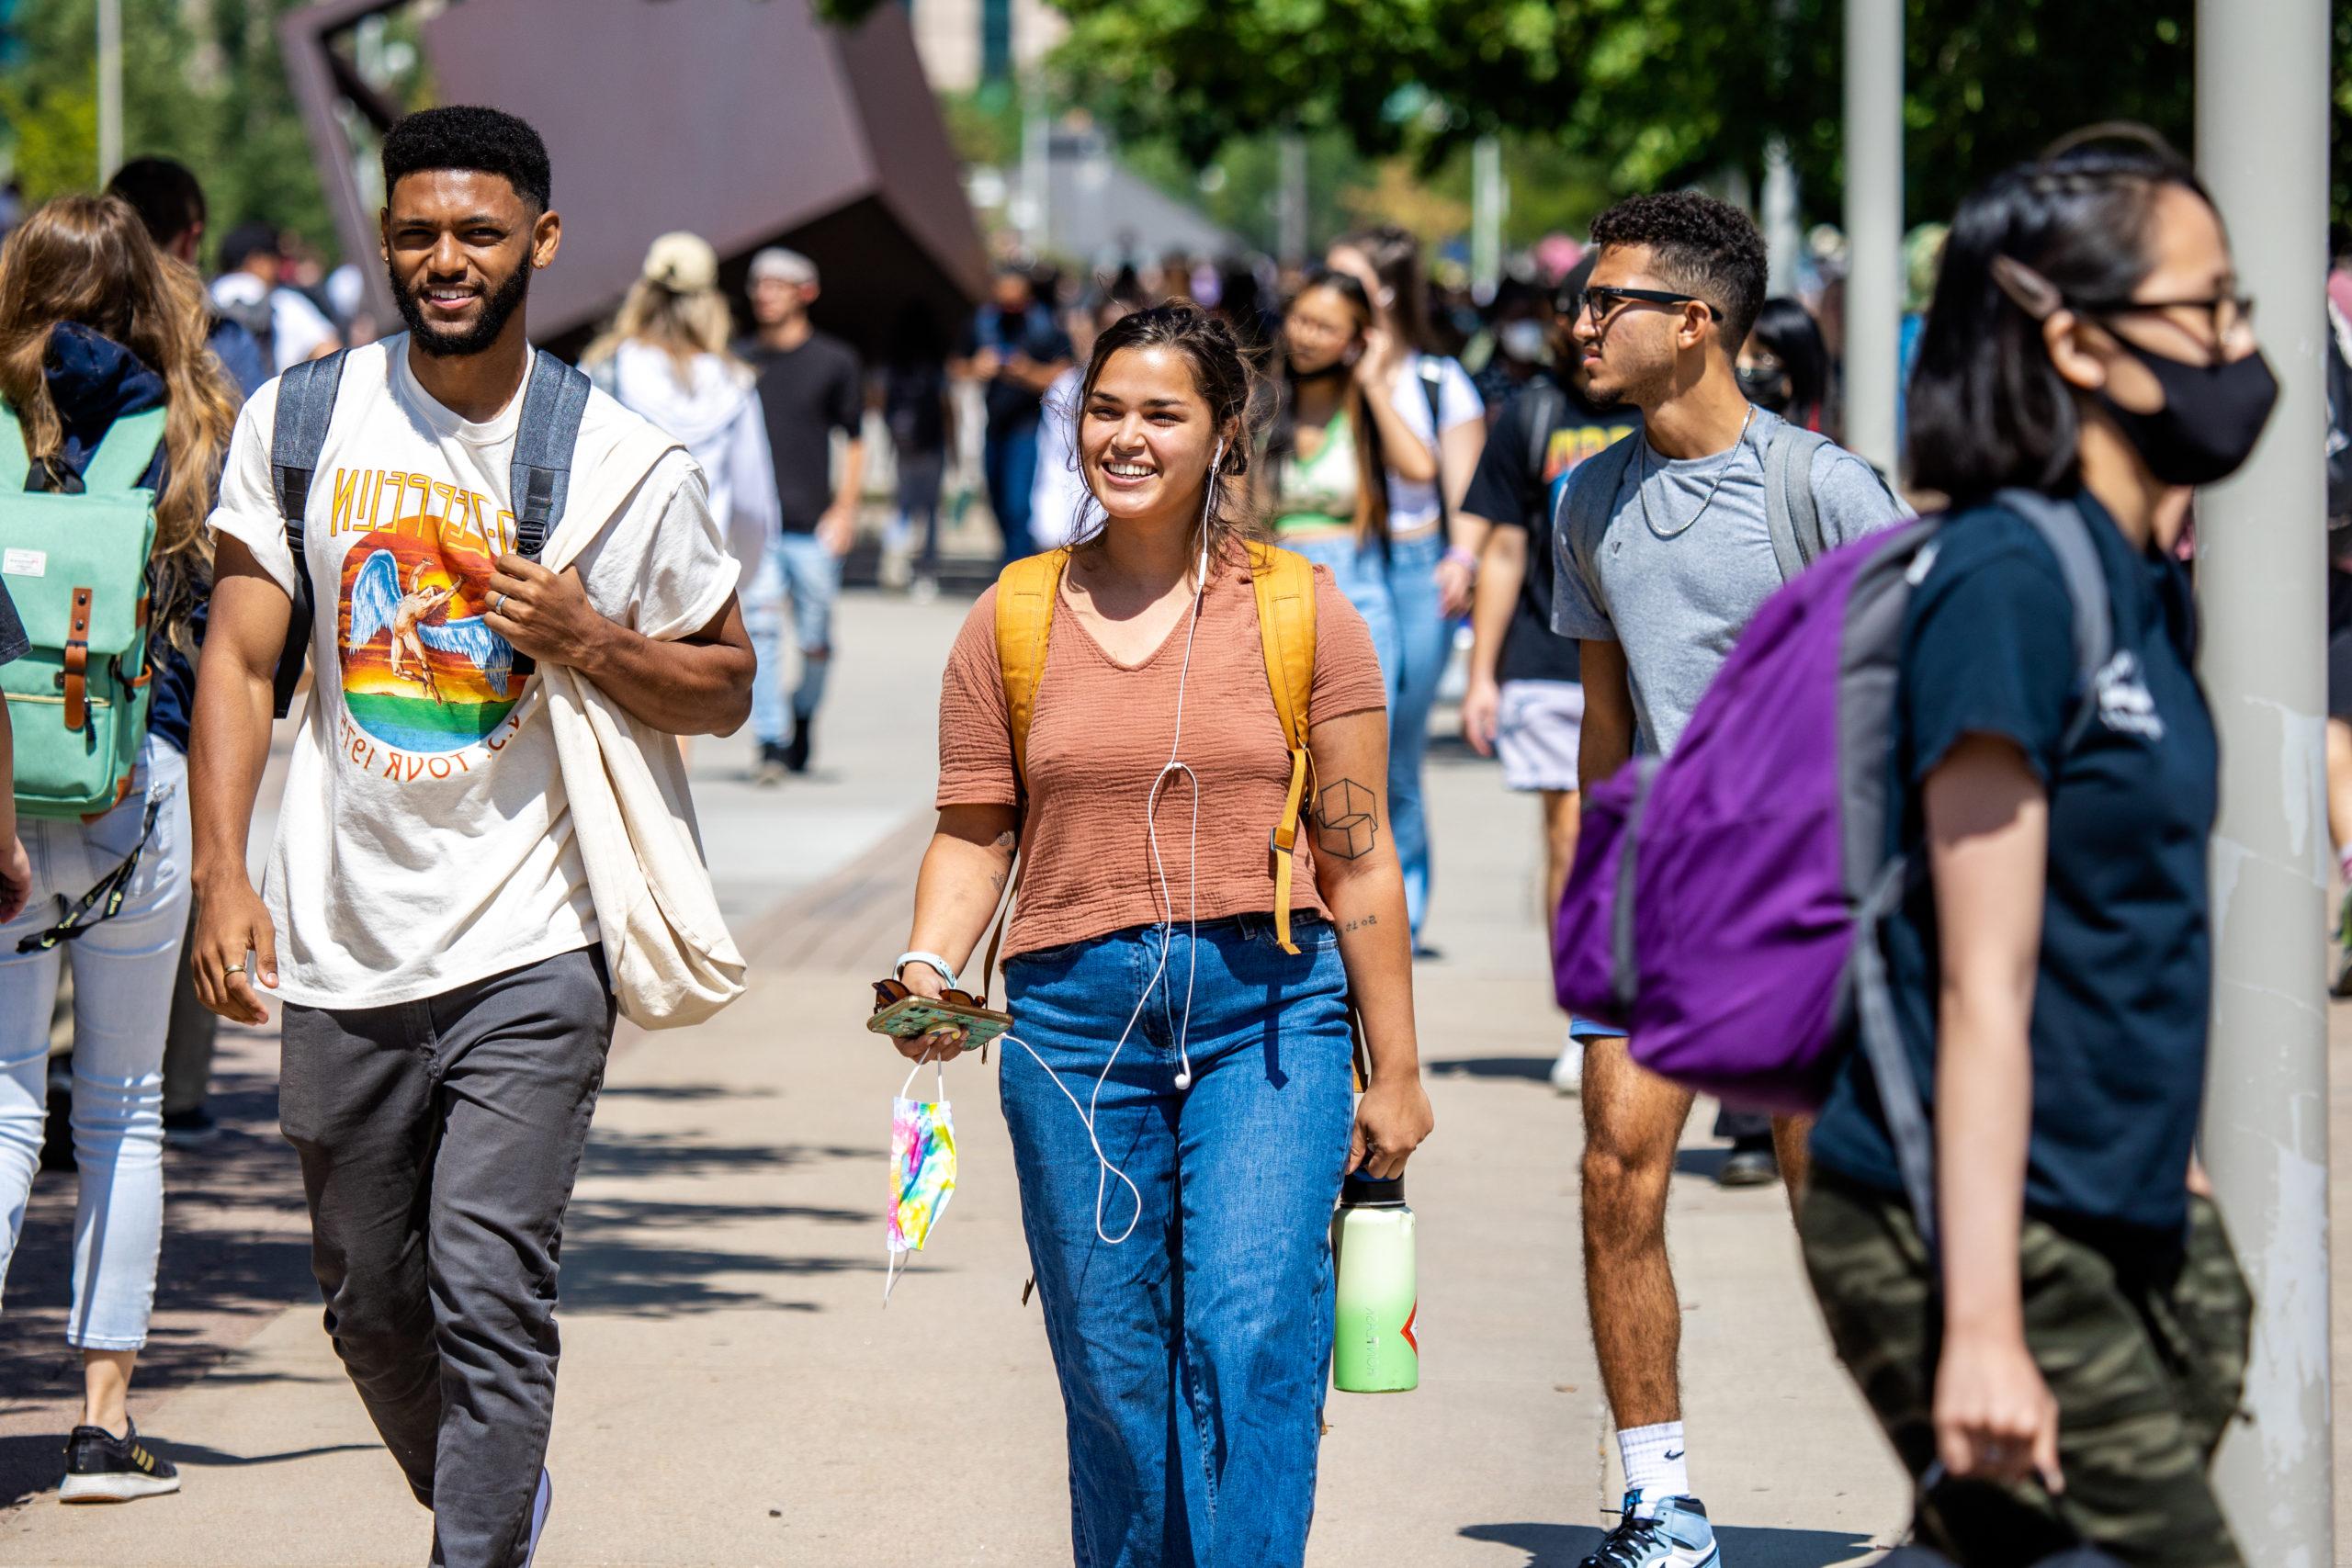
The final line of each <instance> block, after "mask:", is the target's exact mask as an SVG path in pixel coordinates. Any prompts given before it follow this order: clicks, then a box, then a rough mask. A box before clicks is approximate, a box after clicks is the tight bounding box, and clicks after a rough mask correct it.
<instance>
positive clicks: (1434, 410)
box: [1417, 354, 1453, 546]
mask: <svg viewBox="0 0 2352 1568" xmlns="http://www.w3.org/2000/svg"><path fill="white" fill-rule="evenodd" d="M1417 372H1418V374H1419V376H1420V378H1421V396H1423V397H1424V398H1427V399H1428V400H1429V403H1430V453H1431V455H1432V456H1434V457H1436V458H1437V481H1436V482H1437V531H1438V537H1440V538H1441V539H1443V540H1444V541H1445V542H1446V544H1447V545H1448V546H1451V545H1452V544H1453V502H1451V501H1450V500H1448V499H1447V498H1446V493H1445V361H1444V360H1442V359H1440V358H1439V357H1438V356H1437V355H1433V354H1424V355H1420V357H1419V364H1418V366H1417Z"/></svg>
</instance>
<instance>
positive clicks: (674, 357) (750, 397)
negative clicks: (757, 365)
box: [580, 232, 782, 577]
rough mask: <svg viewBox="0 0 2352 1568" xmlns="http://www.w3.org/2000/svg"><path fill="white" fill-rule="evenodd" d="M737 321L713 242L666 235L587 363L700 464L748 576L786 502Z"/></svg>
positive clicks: (616, 394) (597, 376)
mask: <svg viewBox="0 0 2352 1568" xmlns="http://www.w3.org/2000/svg"><path fill="white" fill-rule="evenodd" d="M733 325H734V317H733V315H732V313H731V312H730V311H729V309H728V306H727V297H726V296H725V295H724V294H721V293H720V292H719V291H718V253H717V252H715V251H713V250H712V249H711V248H710V243H709V242H708V241H707V240H705V239H703V238H702V237H701V236H700V235H698V234H689V233H684V232H680V233H673V234H664V235H662V237H661V238H660V239H657V240H655V241H654V242H653V244H652V246H651V248H650V249H649V250H648V251H647V252H646V254H645V265H644V268H643V269H642V272H641V274H640V276H639V278H638V280H637V281H636V282H635V283H633V284H631V285H630V286H629V291H628V297H627V298H626V299H623V300H622V301H621V308H620V310H619V311H618V312H617V313H616V314H615V316H614V317H613V321H612V325H610V326H609V327H607V328H605V331H604V333H602V334H601V335H600V336H599V337H598V338H597V339H596V340H595V341H594V343H592V344H589V345H588V352H587V353H586V354H584V355H581V358H580V364H581V368H582V369H584V370H586V371H587V372H588V374H589V376H590V377H591V378H594V381H595V382H596V384H597V385H598V386H600V387H602V388H603V389H605V391H607V392H610V393H611V394H612V395H613V396H614V397H616V398H618V399H619V400H621V402H622V403H623V404H624V405H626V406H627V407H628V409H629V411H630V412H633V413H637V414H639V415H641V416H643V417H644V418H646V419H649V420H650V421H652V422H653V423H655V424H656V425H659V426H660V427H661V428H662V429H663V430H665V431H668V432H669V433H670V434H672V435H674V436H676V437H677V438H678V440H679V441H680V442H681V443H682V444H684V446H685V448H686V450H687V451H688V452H690V453H692V454H693V455H694V459H695V462H697V463H700V464H701V465H702V471H703V473H704V475H705V476H706V477H707V479H709V481H710V510H711V514H712V515H713V516H715V517H717V518H718V525H719V527H720V528H721V530H723V531H724V532H725V534H726V536H727V538H728V541H729V547H730V548H731V549H732V550H733V552H734V555H735V558H736V559H737V560H738V561H740V562H741V563H742V564H743V567H744V571H745V575H746V577H748V576H749V575H750V571H751V568H752V566H753V564H755V563H756V562H758V561H759V559H760V558H761V556H762V554H763V552H764V551H765V549H766V547H767V540H768V536H769V535H770V534H771V533H773V532H775V528H776V526H777V522H778V518H779V517H780V515H781V512H782V507H781V504H780V503H779V502H777V500H776V491H775V462H774V460H773V459H772V458H771V457H770V456H769V453H768V431H767V423H766V421H765V420H764V419H763V418H762V417H761V412H760V395H759V392H758V391H757V390H756V389H754V388H753V387H752V369H751V367H750V366H748V365H745V364H744V363H743V362H742V360H741V359H739V358H737V357H736V356H735V355H734V354H732V353H731V352H729V349H728V346H727V343H728V337H729V333H730V331H731V330H732V328H733Z"/></svg>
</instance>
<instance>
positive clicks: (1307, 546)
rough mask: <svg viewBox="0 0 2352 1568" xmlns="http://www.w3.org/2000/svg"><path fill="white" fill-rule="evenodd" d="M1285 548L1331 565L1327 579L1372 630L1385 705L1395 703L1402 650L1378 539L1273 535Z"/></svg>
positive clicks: (1403, 659) (1400, 670)
mask: <svg viewBox="0 0 2352 1568" xmlns="http://www.w3.org/2000/svg"><path fill="white" fill-rule="evenodd" d="M1274 542H1275V543H1276V544H1278V545H1280V546H1282V547H1283V548H1284V549H1286V550H1295V551H1297V552H1298V553H1299V554H1300V555H1303V556H1305V557H1306V558H1307V559H1308V560H1311V561H1313V562H1314V563H1315V564H1316V565H1317V566H1322V567H1329V568H1330V569H1331V581H1333V582H1334V583H1336V584H1338V586H1339V590H1340V593H1341V594H1343V595H1344V596H1345V597H1346V599H1347V601H1348V603H1349V604H1352V605H1354V606H1355V611H1356V614H1357V615H1362V616H1363V625H1364V629H1365V630H1366V631H1368V632H1370V633H1371V634H1372V651H1373V652H1374V655H1376V656H1377V657H1378V658H1379V660H1380V677H1381V682H1382V683H1383V684H1384V685H1385V686H1386V687H1387V689H1388V707H1389V711H1391V712H1392V713H1393V712H1394V711H1396V707H1397V681H1398V679H1399V677H1400V676H1402V674H1403V673H1404V669H1405V656H1404V650H1403V649H1400V648H1399V647H1398V646H1397V604H1396V601H1395V600H1394V599H1393V598H1391V597H1390V596H1389V591H1388V573H1387V569H1386V568H1385V566H1384V565H1383V564H1382V562H1381V551H1380V544H1379V541H1377V540H1374V541H1371V542H1369V543H1365V544H1359V543H1357V542H1356V538H1355V536H1353V535H1351V534H1327V535H1325V536H1321V537H1319V538H1313V539H1293V538H1277V539H1276V540H1275V541H1274Z"/></svg>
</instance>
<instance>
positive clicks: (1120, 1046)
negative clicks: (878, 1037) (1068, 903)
mask: <svg viewBox="0 0 2352 1568" xmlns="http://www.w3.org/2000/svg"><path fill="white" fill-rule="evenodd" d="M1224 462H1225V443H1224V441H1223V440H1219V441H1218V442H1217V444H1216V456H1215V457H1212V458H1210V459H1209V473H1208V480H1207V485H1206V491H1207V493H1206V494H1205V495H1204V497H1203V499H1202V502H1201V557H1200V565H1199V567H1198V569H1197V570H1196V571H1195V573H1194V578H1193V611H1192V621H1191V624H1190V625H1189V626H1186V627H1185V629H1184V660H1183V662H1182V664H1181V665H1180V666H1179V667H1178V669H1177V671H1176V733H1175V735H1174V736H1173V737H1172V738H1171V739H1170V741H1169V744H1168V761H1165V762H1163V763H1161V764H1160V768H1159V773H1158V774H1157V775H1156V776H1155V777H1154V778H1153V779H1152V781H1151V790H1150V793H1148V795H1145V796H1144V813H1143V814H1144V838H1145V841H1146V842H1147V843H1148V844H1149V845H1150V847H1151V870H1152V876H1153V883H1154V886H1153V891H1154V894H1155V895H1156V903H1155V907H1156V908H1158V909H1159V911H1160V915H1161V919H1160V922H1159V964H1158V965H1157V966H1155V967H1154V968H1153V970H1152V972H1151V977H1150V978H1149V979H1148V980H1146V981H1145V982H1144V986H1143V994H1142V995H1140V996H1138V997H1136V1005H1135V1010H1134V1011H1133V1012H1130V1013H1129V1014H1127V1024H1126V1027H1125V1029H1122V1030H1120V1031H1119V1038H1118V1041H1117V1043H1114V1045H1113V1046H1112V1047H1111V1055H1110V1056H1109V1058H1108V1059H1106V1060H1105V1061H1104V1062H1103V1070H1102V1072H1101V1073H1099V1074H1097V1075H1096V1076H1095V1079H1094V1092H1093V1093H1092V1094H1091V1095H1090V1096H1088V1097H1087V1102H1086V1104H1085V1105H1084V1106H1082V1107H1081V1106H1080V1104H1079V1103H1078V1096H1076V1095H1074V1094H1072V1093H1070V1091H1069V1085H1068V1084H1066V1083H1064V1082H1062V1076H1061V1075H1060V1074H1059V1073H1057V1072H1056V1071H1054V1069H1053V1068H1052V1067H1051V1066H1047V1065H1046V1058H1045V1057H1043V1056H1041V1055H1038V1054H1037V1048H1036V1047H1035V1046H1034V1045H1032V1044H1030V1043H1029V1042H1027V1041H1026V1040H1023V1039H1022V1038H1021V1037H1020V1036H1019V1035H1017V1034H1011V1033H1008V1034H1006V1035H1005V1036H1004V1038H1005V1039H1007V1040H1009V1041H1011V1042H1012V1043H1013V1044H1015V1045H1018V1046H1020V1047H1021V1048H1022V1049H1023V1051H1026V1052H1028V1053H1029V1058H1030V1060H1032V1061H1034V1062H1035V1063H1036V1064H1037V1066H1040V1067H1043V1068H1045V1072H1046V1077H1049V1078H1051V1079H1053V1080H1054V1087H1055V1088H1056V1089H1060V1090H1061V1091H1062V1098H1063V1099H1065V1100H1069V1103H1070V1109H1071V1110H1073V1111H1077V1112H1078V1113H1079V1120H1080V1122H1083V1123H1085V1126H1086V1140H1087V1142H1088V1143H1089V1144H1091V1145H1093V1148H1094V1164H1095V1171H1096V1174H1095V1179H1094V1234H1095V1236H1096V1237H1097V1238H1098V1239H1100V1240H1101V1241H1102V1242H1103V1245H1104V1246H1106V1247H1116V1246H1118V1245H1119V1244H1120V1243H1122V1242H1124V1241H1125V1240H1126V1239H1127V1237H1129V1236H1131V1235H1135V1233H1136V1225H1138V1224H1142V1223H1143V1193H1142V1191H1141V1190H1139V1189H1138V1188H1137V1187H1136V1184H1135V1182H1134V1181H1133V1180H1132V1179H1130V1178H1129V1177H1128V1175H1127V1173H1126V1172H1125V1171H1124V1170H1122V1169H1120V1168H1118V1167H1117V1166H1116V1165H1114V1164H1113V1163H1112V1161H1111V1157H1110V1156H1108V1155H1105V1154H1104V1153H1103V1139H1102V1135H1101V1134H1099V1133H1097V1132H1096V1131H1095V1112H1096V1108H1097V1107H1098V1106H1100V1105H1101V1103H1102V1100H1103V1085H1104V1084H1105V1083H1107V1082H1109V1081H1110V1077H1111V1069H1112V1068H1113V1067H1114V1066H1116V1065H1117V1064H1118V1060H1119V1053H1120V1052H1122V1051H1124V1050H1125V1049H1126V1046H1127V1038H1128V1036H1130V1035H1132V1034H1133V1033H1134V1032H1135V1028H1136V1021H1138V1020H1140V1019H1141V1018H1142V1017H1143V1010H1144V1008H1145V1006H1146V1005H1147V1004H1148V1003H1149V1002H1150V1000H1151V993H1152V991H1153V990H1154V989H1155V988H1156V987H1158V986H1159V982H1160V980H1161V979H1162V977H1164V976H1166V975H1167V973H1168V959H1169V953H1170V949H1171V948H1172V947H1173V945H1174V942H1175V940H1176V896H1175V894H1174V892H1173V891H1172V890H1171V889H1170V886H1169V885H1168V868H1167V866H1166V865H1165V864H1164V863H1162V861H1161V860H1160V855H1159V792H1160V791H1161V790H1162V789H1163V788H1165V787H1166V786H1167V784H1168V780H1169V777H1170V775H1171V774H1177V773H1181V774H1182V775H1183V776H1184V777H1185V778H1186V779H1187V780H1189V781H1190V782H1191V784H1192V786H1193V823H1192V835H1191V845H1190V851H1189V853H1190V857H1191V863H1190V866H1189V868H1188V870H1187V871H1186V874H1185V878H1184V882H1185V893H1186V910H1185V922H1186V923H1185V942H1184V954H1185V964H1184V1015H1183V1022H1182V1026H1181V1027H1179V1028H1178V1029H1177V1030H1176V1055H1177V1058H1178V1059H1179V1060H1180V1061H1181V1062H1182V1064H1183V1066H1182V1069H1181V1070H1179V1071H1178V1073H1177V1074H1176V1088H1177V1089H1178V1091H1179V1092H1182V1091H1183V1090H1185V1089H1191V1088H1192V1087H1193V1054H1192V1050H1191V1046H1190V1043H1191V1037H1192V1032H1193V983H1194V982H1195V980H1197V979H1198V977H1199V975H1200V965H1201V950H1200V931H1201V890H1200V874H1201V776H1200V775H1199V774H1198V773H1194V772H1193V769H1192V766H1191V764H1189V763H1187V762H1184V761H1180V760H1179V756H1178V753H1179V752H1180V751H1181V750H1182V747H1183V744H1184V688H1185V685H1186V683H1187V682H1189V681H1190V679H1191V677H1192V673H1193V640H1194V638H1195V637H1198V636H1199V635H1200V629H1201V601H1202V600H1203V599H1204V598H1206V597H1207V595H1208V586H1209V508H1210V507H1212V506H1213V505H1215V504H1216V475H1217V470H1218V468H1221V467H1222V466H1223V465H1224ZM1160 1005H1161V1007H1162V1008H1163V1009H1165V1008H1166V1006H1167V1000H1166V998H1161V1003H1160ZM1163 1016H1164V1014H1163ZM1170 1022H1171V1023H1173V1022H1174V1020H1172V1019H1171V1020H1170ZM1114 1176H1115V1177H1117V1178H1118V1179H1119V1180H1120V1182H1121V1183H1122V1184H1124V1185H1125V1188H1126V1190H1127V1194H1128V1196H1129V1197H1130V1198H1131V1199H1132V1200H1133V1201H1134V1203H1135V1213H1133V1214H1132V1215H1131V1216H1130V1217H1129V1218H1128V1220H1127V1226H1126V1229H1125V1230H1123V1231H1121V1232H1120V1233H1119V1234H1118V1235H1108V1234H1106V1233H1105V1232H1104V1231H1103V1199H1104V1198H1106V1197H1107V1196H1109V1194H1110V1190H1111V1179H1112V1178H1113V1177H1114Z"/></svg>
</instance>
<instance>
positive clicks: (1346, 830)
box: [1315, 779, 1380, 860]
mask: <svg viewBox="0 0 2352 1568" xmlns="http://www.w3.org/2000/svg"><path fill="white" fill-rule="evenodd" d="M1378 799H1379V797H1378V796H1377V795H1374V794H1373V793H1372V791H1371V790H1369V789H1366V788H1365V787H1364V786H1363V785H1362V784H1358V783H1356V782H1355V781H1354V780H1353V779H1341V780H1340V781H1339V782H1338V783H1336V784H1326V785H1324V786H1323V789H1322V792H1321V793H1320V794H1318V795H1316V797H1315V849H1316V852H1317V853H1318V854H1327V855H1329V856H1331V857H1332V858H1333V859H1335V860H1362V859H1363V857H1364V856H1366V855H1368V854H1370V853H1372V847H1373V846H1374V844H1376V843H1378V842H1379V841H1380V821H1379V818H1377V817H1376V816H1375V815H1374V812H1375V808H1376V802H1377V801H1378Z"/></svg>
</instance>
